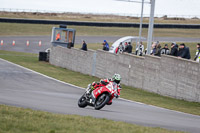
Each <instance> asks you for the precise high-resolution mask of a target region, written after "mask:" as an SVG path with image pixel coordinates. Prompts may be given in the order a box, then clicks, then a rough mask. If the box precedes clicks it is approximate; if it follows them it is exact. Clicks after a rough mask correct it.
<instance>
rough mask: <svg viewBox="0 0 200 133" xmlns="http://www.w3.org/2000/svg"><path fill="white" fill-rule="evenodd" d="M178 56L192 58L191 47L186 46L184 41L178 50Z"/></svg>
mask: <svg viewBox="0 0 200 133" xmlns="http://www.w3.org/2000/svg"><path fill="white" fill-rule="evenodd" d="M178 57H180V58H184V59H190V58H191V56H190V49H189V48H188V47H186V46H185V44H184V43H182V44H180V48H179V51H178Z"/></svg>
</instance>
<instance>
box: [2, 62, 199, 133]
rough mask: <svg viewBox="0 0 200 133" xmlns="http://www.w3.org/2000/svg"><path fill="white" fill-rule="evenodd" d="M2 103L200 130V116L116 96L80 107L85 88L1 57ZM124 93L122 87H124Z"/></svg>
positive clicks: (183, 129) (164, 126)
mask: <svg viewBox="0 0 200 133" xmlns="http://www.w3.org/2000/svg"><path fill="white" fill-rule="evenodd" d="M0 85H1V86H0V104H6V105H13V106H18V107H24V108H32V109H34V110H42V111H48V112H53V113H62V114H77V115H82V116H93V117H97V118H107V119H111V120H116V121H125V122H129V123H134V124H138V125H144V126H152V127H161V128H167V129H171V130H180V131H188V132H193V133H199V132H200V126H199V124H200V116H196V115H191V114H186V113H181V112H176V111H172V110H167V109H163V108H159V107H154V106H150V105H146V104H142V103H137V102H131V101H126V100H123V99H117V100H114V101H113V104H112V105H111V106H108V105H107V106H105V107H104V108H103V109H102V110H100V111H98V110H94V108H92V107H86V108H83V109H82V108H79V107H78V105H77V101H78V99H79V98H80V96H81V95H82V93H83V92H84V90H83V89H81V88H79V87H75V86H73V85H69V84H66V83H62V82H60V81H57V80H54V79H52V78H49V77H47V76H44V75H41V74H38V73H36V72H33V71H31V70H28V69H25V68H22V67H20V66H18V65H15V64H12V63H9V62H7V61H5V60H2V59H0ZM122 93H123V90H122Z"/></svg>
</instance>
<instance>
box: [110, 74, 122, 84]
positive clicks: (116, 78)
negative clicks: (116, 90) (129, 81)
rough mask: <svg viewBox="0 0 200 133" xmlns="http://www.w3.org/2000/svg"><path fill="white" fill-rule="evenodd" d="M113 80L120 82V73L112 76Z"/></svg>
mask: <svg viewBox="0 0 200 133" xmlns="http://www.w3.org/2000/svg"><path fill="white" fill-rule="evenodd" d="M112 81H113V82H115V83H117V84H119V83H120V81H121V76H120V75H119V74H114V75H113V77H112Z"/></svg>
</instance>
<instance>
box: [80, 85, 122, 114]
mask: <svg viewBox="0 0 200 133" xmlns="http://www.w3.org/2000/svg"><path fill="white" fill-rule="evenodd" d="M118 88H119V87H118V85H117V83H115V82H113V81H109V83H108V84H105V85H102V86H100V87H98V88H96V89H95V90H93V91H91V84H89V85H88V87H87V88H86V91H85V93H84V94H83V95H82V96H81V98H80V99H79V100H78V106H79V107H80V108H84V107H86V106H87V105H89V106H92V107H94V108H95V109H96V110H99V109H101V108H103V107H104V106H105V105H106V104H107V105H110V104H112V99H113V98H114V97H116V98H118V97H119V94H120V92H119V90H118Z"/></svg>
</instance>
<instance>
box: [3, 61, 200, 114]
mask: <svg viewBox="0 0 200 133" xmlns="http://www.w3.org/2000/svg"><path fill="white" fill-rule="evenodd" d="M0 60H2V61H5V62H7V63H9V64H12V65H15V66H17V67H20V68H23V69H25V70H28V71H31V72H33V73H35V74H38V75H41V76H43V77H45V78H48V79H51V80H55V81H57V82H60V83H63V84H66V85H69V86H72V87H75V88H78V89H82V90H84V89H85V88H82V87H79V86H76V85H73V84H70V83H66V82H64V81H61V80H58V79H55V78H53V77H49V76H47V75H44V74H42V73H39V72H36V71H34V70H31V69H29V68H26V67H23V66H21V65H18V64H15V63H13V62H10V61H8V60H4V59H2V58H0ZM119 99H121V100H123V101H127V102H132V103H137V104H141V105H147V106H151V107H155V108H159V109H162V110H170V111H174V112H177V113H181V114H187V115H192V116H198V117H200V116H199V115H193V114H189V113H184V112H181V111H176V110H171V109H167V108H162V107H158V106H155V105H149V104H145V103H142V102H136V101H133V100H128V99H125V98H119Z"/></svg>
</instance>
